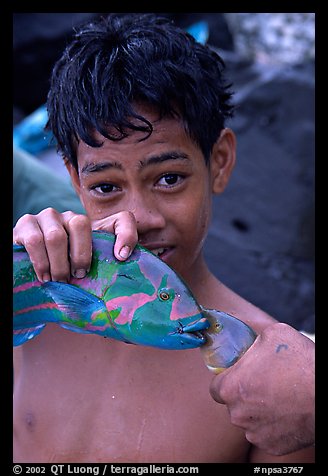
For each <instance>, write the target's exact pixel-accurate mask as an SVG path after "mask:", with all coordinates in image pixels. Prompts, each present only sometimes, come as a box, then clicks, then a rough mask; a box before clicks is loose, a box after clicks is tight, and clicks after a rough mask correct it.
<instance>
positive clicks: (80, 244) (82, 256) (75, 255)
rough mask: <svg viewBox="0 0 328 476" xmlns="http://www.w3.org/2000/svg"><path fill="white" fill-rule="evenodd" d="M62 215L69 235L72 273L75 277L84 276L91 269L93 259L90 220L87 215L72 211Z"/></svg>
mask: <svg viewBox="0 0 328 476" xmlns="http://www.w3.org/2000/svg"><path fill="white" fill-rule="evenodd" d="M62 216H63V223H64V226H65V228H66V231H67V234H68V236H69V256H70V264H71V274H72V276H74V277H75V278H84V276H85V275H86V274H87V273H88V271H89V269H90V265H91V259H92V237H91V223H90V220H89V218H88V217H87V216H85V215H75V214H74V213H72V212H65V213H63V214H62Z"/></svg>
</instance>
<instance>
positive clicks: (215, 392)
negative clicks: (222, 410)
mask: <svg viewBox="0 0 328 476" xmlns="http://www.w3.org/2000/svg"><path fill="white" fill-rule="evenodd" d="M229 372H230V371H229V369H225V370H224V371H222V372H221V373H219V374H217V375H215V376H214V377H213V379H212V382H211V384H210V395H211V397H212V398H213V400H215V401H216V402H217V403H222V404H225V403H226V401H225V399H224V398H223V396H222V393H221V392H222V387H223V384H224V381H225V379H226V377H227V375H228V374H229Z"/></svg>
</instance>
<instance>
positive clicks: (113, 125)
mask: <svg viewBox="0 0 328 476" xmlns="http://www.w3.org/2000/svg"><path fill="white" fill-rule="evenodd" d="M223 69H224V62H223V60H222V59H221V58H220V56H219V55H218V54H217V53H215V52H214V51H212V50H211V48H210V47H208V46H204V45H202V44H200V43H198V42H196V41H195V39H194V38H193V37H192V36H191V35H190V34H188V33H186V32H185V31H183V30H182V29H180V28H178V27H177V26H175V25H174V24H173V23H172V22H170V21H169V20H168V19H167V18H162V17H159V16H157V15H156V14H126V15H115V14H110V15H108V17H106V18H101V19H100V20H98V21H96V22H94V23H89V24H87V25H84V26H82V27H80V28H79V29H78V30H77V31H76V32H75V34H74V37H73V40H72V42H71V43H70V44H69V45H68V46H67V47H66V49H65V51H64V53H63V55H62V57H61V58H60V59H59V60H58V61H57V63H56V64H55V66H54V68H53V72H52V77H51V85H50V90H49V93H48V99H47V108H48V114H49V120H48V123H47V129H48V130H51V131H52V132H53V134H54V136H55V138H56V140H57V143H58V150H59V151H60V152H61V153H62V154H63V156H64V157H66V158H67V159H68V160H69V161H70V162H71V163H72V164H73V165H74V167H75V168H76V169H77V156H76V148H77V143H78V141H79V140H82V141H84V142H85V143H87V144H88V145H90V146H92V147H100V146H101V143H99V142H97V141H95V139H94V137H93V134H92V132H93V131H94V130H97V131H98V132H100V134H102V135H103V136H104V137H106V138H108V139H111V140H114V141H117V140H121V139H123V138H124V137H126V136H127V135H128V134H129V132H131V131H135V130H137V131H141V132H144V133H145V136H144V138H145V139H146V138H147V137H149V135H150V134H151V133H152V124H151V123H150V122H149V121H148V120H147V119H146V118H144V117H142V116H140V115H138V114H137V113H136V112H135V111H134V108H133V106H134V104H136V103H138V102H139V103H140V102H141V103H144V104H147V105H148V104H149V105H152V106H154V107H155V108H156V110H157V111H158V112H159V114H160V117H168V116H172V117H179V118H181V119H182V121H183V124H184V127H185V130H186V131H187V133H188V134H189V136H190V137H191V138H192V140H193V141H194V142H195V143H196V144H197V145H198V146H199V147H200V149H201V150H202V152H203V154H204V157H205V160H206V162H208V158H209V156H210V152H211V150H212V147H213V145H214V143H215V141H216V140H217V138H218V136H219V134H220V131H221V130H222V129H223V128H224V124H225V120H226V118H228V117H230V116H232V113H233V106H232V105H231V104H230V99H231V96H232V93H231V92H230V91H229V88H230V85H227V84H226V83H225V81H224V78H223Z"/></svg>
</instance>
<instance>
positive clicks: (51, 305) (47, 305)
mask: <svg viewBox="0 0 328 476" xmlns="http://www.w3.org/2000/svg"><path fill="white" fill-rule="evenodd" d="M42 309H57V304H55V303H53V302H48V303H44V304H38V305H37V306H30V307H25V308H24V309H19V310H18V311H15V312H14V315H15V316H17V315H18V314H25V313H26V312H31V311H41V310H42Z"/></svg>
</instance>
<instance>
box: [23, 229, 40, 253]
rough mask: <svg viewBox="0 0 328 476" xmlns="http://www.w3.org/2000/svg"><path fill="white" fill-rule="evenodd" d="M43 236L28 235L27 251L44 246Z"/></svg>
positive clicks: (25, 244)
mask: <svg viewBox="0 0 328 476" xmlns="http://www.w3.org/2000/svg"><path fill="white" fill-rule="evenodd" d="M42 241H43V236H42V233H41V232H40V233H38V232H34V233H30V234H29V235H27V236H26V237H25V239H24V246H25V248H26V249H27V250H31V249H33V248H38V247H39V246H41V245H42Z"/></svg>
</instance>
